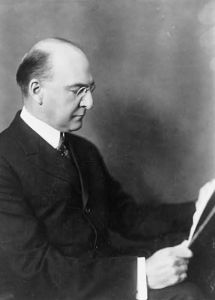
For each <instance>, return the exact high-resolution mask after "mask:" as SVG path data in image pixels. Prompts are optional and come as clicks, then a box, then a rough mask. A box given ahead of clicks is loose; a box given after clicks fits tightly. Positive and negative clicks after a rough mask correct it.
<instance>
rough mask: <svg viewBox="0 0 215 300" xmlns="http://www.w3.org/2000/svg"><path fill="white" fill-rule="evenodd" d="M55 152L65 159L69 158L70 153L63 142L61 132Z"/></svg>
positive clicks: (63, 138)
mask: <svg viewBox="0 0 215 300" xmlns="http://www.w3.org/2000/svg"><path fill="white" fill-rule="evenodd" d="M57 150H58V151H59V152H60V154H61V155H62V156H64V157H66V158H70V153H69V150H68V148H67V146H66V142H65V134H64V133H63V132H61V133H60V142H59V145H58V147H57Z"/></svg>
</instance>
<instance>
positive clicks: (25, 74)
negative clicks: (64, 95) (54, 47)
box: [16, 49, 51, 97]
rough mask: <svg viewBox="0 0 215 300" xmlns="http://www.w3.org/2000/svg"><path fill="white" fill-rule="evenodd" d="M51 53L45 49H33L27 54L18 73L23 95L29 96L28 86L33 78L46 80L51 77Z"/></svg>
mask: <svg viewBox="0 0 215 300" xmlns="http://www.w3.org/2000/svg"><path fill="white" fill-rule="evenodd" d="M49 57H50V54H49V53H47V52H44V51H43V50H39V49H36V50H33V51H32V52H29V53H27V54H26V55H25V57H24V58H23V60H22V62H21V64H20V65H19V68H18V70H17V73H16V82H17V84H18V85H19V86H20V88H21V91H22V94H23V96H25V97H27V96H28V86H29V83H30V81H31V80H32V79H33V78H38V79H40V80H45V79H48V78H50V77H51V63H50V60H49Z"/></svg>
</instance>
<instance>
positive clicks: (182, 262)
mask: <svg viewBox="0 0 215 300" xmlns="http://www.w3.org/2000/svg"><path fill="white" fill-rule="evenodd" d="M188 264H189V259H186V258H185V259H178V260H176V261H175V266H178V267H180V266H187V265H188Z"/></svg>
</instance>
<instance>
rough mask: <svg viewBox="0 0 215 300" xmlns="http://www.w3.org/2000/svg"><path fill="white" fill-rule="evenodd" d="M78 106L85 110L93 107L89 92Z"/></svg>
mask: <svg viewBox="0 0 215 300" xmlns="http://www.w3.org/2000/svg"><path fill="white" fill-rule="evenodd" d="M80 106H81V107H85V108H86V109H91V108H92V107H93V97H92V93H91V92H90V91H88V92H87V93H86V94H85V95H84V97H83V98H82V99H81V102H80Z"/></svg>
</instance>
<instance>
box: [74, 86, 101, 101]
mask: <svg viewBox="0 0 215 300" xmlns="http://www.w3.org/2000/svg"><path fill="white" fill-rule="evenodd" d="M95 88H96V85H95V83H93V84H92V85H90V86H87V87H86V86H82V87H81V88H80V89H79V90H78V91H77V92H76V97H77V98H79V99H81V98H83V97H84V96H85V95H86V94H87V93H88V92H90V93H92V92H93V91H94V90H95Z"/></svg>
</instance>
